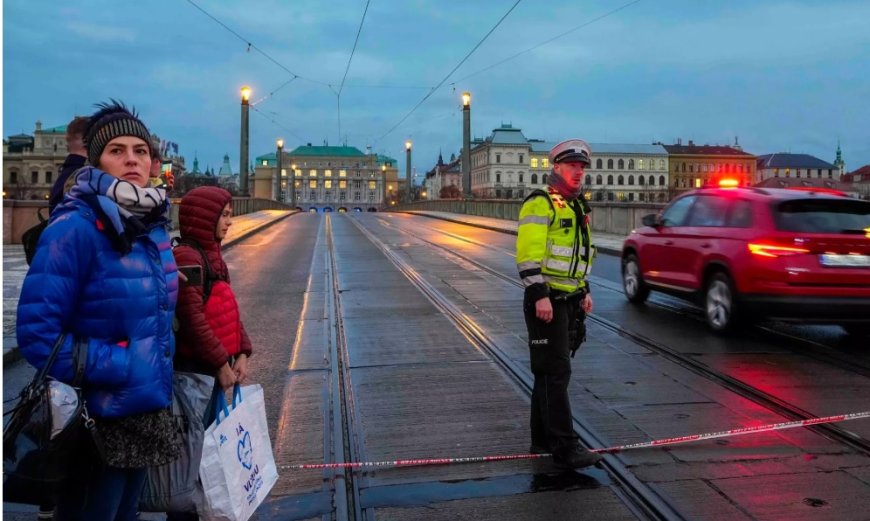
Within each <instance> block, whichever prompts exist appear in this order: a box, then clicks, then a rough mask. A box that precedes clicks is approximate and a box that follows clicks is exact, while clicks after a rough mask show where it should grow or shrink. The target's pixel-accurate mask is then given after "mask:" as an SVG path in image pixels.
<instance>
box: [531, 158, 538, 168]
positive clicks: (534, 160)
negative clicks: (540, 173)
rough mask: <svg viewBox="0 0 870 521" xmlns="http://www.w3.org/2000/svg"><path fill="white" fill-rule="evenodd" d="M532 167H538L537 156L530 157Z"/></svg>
mask: <svg viewBox="0 0 870 521" xmlns="http://www.w3.org/2000/svg"><path fill="white" fill-rule="evenodd" d="M532 168H538V158H537V157H533V158H532Z"/></svg>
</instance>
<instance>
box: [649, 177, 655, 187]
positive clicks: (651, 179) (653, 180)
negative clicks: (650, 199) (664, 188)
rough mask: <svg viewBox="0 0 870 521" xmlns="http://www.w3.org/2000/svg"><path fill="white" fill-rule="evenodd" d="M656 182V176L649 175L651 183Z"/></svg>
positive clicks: (651, 184)
mask: <svg viewBox="0 0 870 521" xmlns="http://www.w3.org/2000/svg"><path fill="white" fill-rule="evenodd" d="M654 184H656V178H655V177H653V176H649V185H650V186H653V185H654Z"/></svg>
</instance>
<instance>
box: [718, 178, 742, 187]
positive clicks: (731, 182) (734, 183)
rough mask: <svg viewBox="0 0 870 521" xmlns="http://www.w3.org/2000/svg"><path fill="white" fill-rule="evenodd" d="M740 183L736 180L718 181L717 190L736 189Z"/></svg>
mask: <svg viewBox="0 0 870 521" xmlns="http://www.w3.org/2000/svg"><path fill="white" fill-rule="evenodd" d="M738 186H740V182H739V181H737V179H720V180H719V188H737V187H738Z"/></svg>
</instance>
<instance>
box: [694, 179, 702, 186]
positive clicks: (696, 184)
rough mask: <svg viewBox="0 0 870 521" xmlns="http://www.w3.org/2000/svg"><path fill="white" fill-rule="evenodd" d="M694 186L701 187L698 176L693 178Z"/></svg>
mask: <svg viewBox="0 0 870 521" xmlns="http://www.w3.org/2000/svg"><path fill="white" fill-rule="evenodd" d="M695 188H701V178H700V177H696V178H695Z"/></svg>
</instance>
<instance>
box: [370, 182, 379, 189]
mask: <svg viewBox="0 0 870 521" xmlns="http://www.w3.org/2000/svg"><path fill="white" fill-rule="evenodd" d="M377 187H378V182H377V181H369V190H374V189H375V188H377Z"/></svg>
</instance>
